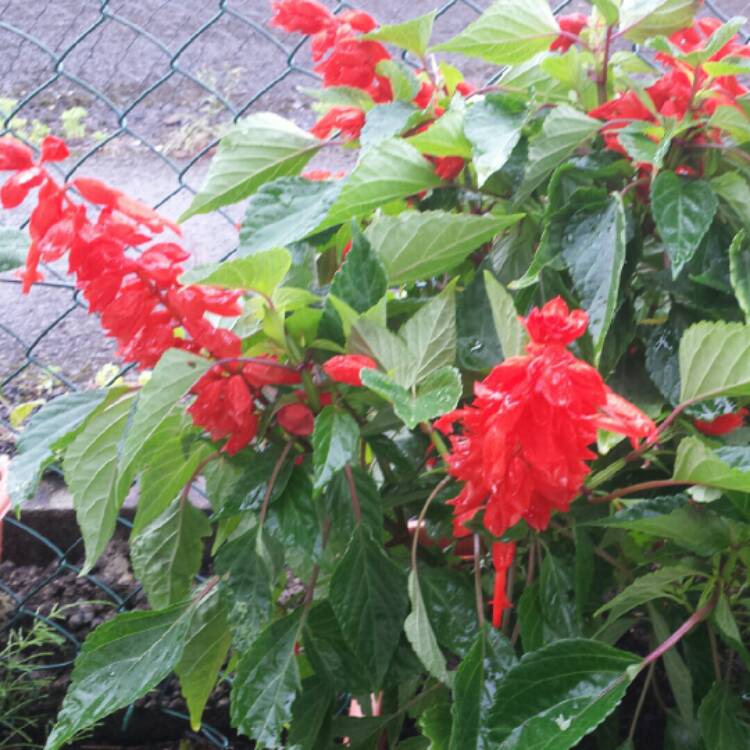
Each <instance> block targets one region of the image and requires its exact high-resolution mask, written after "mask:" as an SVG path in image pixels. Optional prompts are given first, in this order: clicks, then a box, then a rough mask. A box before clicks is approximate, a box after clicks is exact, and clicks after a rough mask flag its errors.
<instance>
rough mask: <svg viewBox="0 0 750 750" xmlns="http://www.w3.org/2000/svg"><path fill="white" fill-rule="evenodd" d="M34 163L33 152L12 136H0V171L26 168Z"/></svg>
mask: <svg viewBox="0 0 750 750" xmlns="http://www.w3.org/2000/svg"><path fill="white" fill-rule="evenodd" d="M33 164H34V152H33V151H32V150H31V149H30V148H29V147H28V146H26V145H25V144H23V143H21V142H20V141H17V140H16V139H15V138H13V137H12V136H9V135H6V136H3V137H2V138H0V172H5V171H9V170H14V171H15V170H19V169H28V168H29V167H31V166H32V165H33Z"/></svg>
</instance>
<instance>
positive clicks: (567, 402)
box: [435, 298, 656, 616]
mask: <svg viewBox="0 0 750 750" xmlns="http://www.w3.org/2000/svg"><path fill="white" fill-rule="evenodd" d="M587 320H588V318H587V316H586V314H585V313H584V312H583V311H580V310H573V311H569V310H568V307H567V305H566V304H565V302H564V301H563V300H562V299H560V298H556V299H554V300H551V301H550V302H548V303H547V304H546V305H545V306H544V307H543V308H542V309H541V310H539V309H534V310H532V311H531V313H529V315H528V317H527V318H526V320H525V323H526V327H527V330H528V331H529V334H530V336H531V339H532V340H531V343H530V344H529V346H528V349H527V351H528V353H527V354H526V355H523V356H516V357H510V358H508V359H506V360H505V361H504V362H502V363H501V364H500V365H498V366H497V367H495V368H494V369H493V370H492V372H490V374H489V375H488V376H487V377H486V378H485V379H484V380H483V381H481V382H480V383H477V384H476V385H475V387H474V393H475V399H474V401H473V402H472V403H471V404H469V405H468V406H465V407H464V408H462V409H458V410H456V411H454V412H452V413H449V414H446V415H445V416H444V417H442V418H441V419H439V420H438V421H437V422H436V423H435V427H436V428H438V429H440V430H441V431H443V432H445V433H448V434H450V441H451V452H450V454H449V456H448V459H447V463H448V467H449V471H450V473H451V474H452V475H453V476H454V477H455V478H456V479H459V480H461V481H463V482H464V487H463V489H462V490H461V492H460V493H459V495H458V496H457V497H456V498H454V499H453V500H452V501H451V504H452V505H453V506H454V533H455V535H456V536H466V535H468V534H469V533H470V532H469V530H468V529H467V528H466V525H465V524H467V523H468V522H469V521H470V520H471V519H472V518H473V517H474V516H475V515H476V514H477V513H478V512H479V511H484V516H483V522H484V525H485V527H486V528H487V529H488V531H489V532H490V533H491V534H493V535H494V536H502V535H503V534H504V533H505V532H506V531H507V530H508V529H509V528H511V527H512V526H514V525H515V524H516V523H518V522H519V521H520V520H521V519H524V520H525V521H526V522H527V523H528V524H529V525H530V526H531V527H532V528H534V529H537V530H541V529H544V528H546V526H547V524H548V523H549V519H550V515H551V514H552V512H553V511H554V510H560V511H565V510H567V509H568V506H569V505H570V502H571V501H572V500H573V499H574V498H575V497H576V496H577V495H578V494H579V492H580V489H581V486H582V485H583V482H584V480H585V478H586V476H587V475H588V473H589V471H590V467H589V465H588V463H587V462H588V461H590V460H591V459H593V458H595V455H596V454H594V453H593V452H592V451H591V450H590V448H589V446H590V445H591V444H593V443H594V442H595V441H596V431H597V428H598V427H600V426H601V427H604V428H605V429H610V430H613V431H616V432H620V433H622V434H626V435H628V436H630V437H632V438H641V437H648V436H650V435H652V434H654V432H655V430H656V426H655V425H654V423H653V422H652V421H651V420H650V419H649V418H648V417H647V416H646V415H645V414H643V413H642V412H641V411H640V410H639V409H637V408H636V407H635V406H633V405H632V404H629V403H628V402H627V401H625V400H624V399H622V398H620V397H619V396H617V395H616V394H614V393H612V392H611V391H610V389H609V388H608V387H607V386H606V385H605V384H604V381H603V380H602V377H601V375H600V374H599V373H598V372H597V371H596V370H595V369H594V368H593V367H591V366H590V365H589V364H587V363H586V362H583V361H581V360H579V359H577V358H576V357H575V356H574V355H573V354H572V353H571V352H570V351H568V349H567V348H566V344H569V343H570V342H572V341H574V340H575V339H576V338H578V337H579V336H581V335H582V334H583V333H584V331H585V329H586V323H587ZM457 427H460V429H459V430H458V431H457V432H454V430H455V428H457ZM451 433H452V434H451ZM498 554H499V553H498ZM498 586H499V584H498ZM496 595H497V601H498V604H497V606H496V612H499V611H500V610H501V608H502V607H504V606H506V603H505V600H504V598H503V599H501V598H500V595H501V592H500V591H499V590H498V589H496ZM501 605H502V606H501ZM497 616H499V615H497Z"/></svg>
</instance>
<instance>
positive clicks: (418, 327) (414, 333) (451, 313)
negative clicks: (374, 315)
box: [399, 284, 456, 388]
mask: <svg viewBox="0 0 750 750" xmlns="http://www.w3.org/2000/svg"><path fill="white" fill-rule="evenodd" d="M399 335H400V336H401V338H402V339H403V341H404V343H405V344H406V346H407V348H408V349H409V351H410V353H411V355H412V357H413V359H414V362H413V366H412V367H410V376H411V377H410V380H411V382H408V383H404V384H403V385H404V386H405V387H407V388H409V387H411V386H412V385H414V384H416V383H421V382H422V381H423V380H424V379H425V378H426V377H428V376H429V375H431V374H432V373H433V372H435V370H439V369H440V368H441V367H445V366H447V365H452V364H453V362H454V360H455V359H456V294H455V285H454V284H450V285H448V286H447V287H446V288H445V289H444V290H443V291H442V292H440V294H438V295H437V296H436V297H433V298H432V299H431V300H430V301H429V302H428V303H427V304H426V305H424V306H423V307H421V308H420V309H419V310H418V311H417V312H416V313H415V314H414V315H412V317H411V318H409V320H407V321H406V323H404V325H403V326H401V330H400V331H399Z"/></svg>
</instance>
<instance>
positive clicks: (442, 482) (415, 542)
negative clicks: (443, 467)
mask: <svg viewBox="0 0 750 750" xmlns="http://www.w3.org/2000/svg"><path fill="white" fill-rule="evenodd" d="M449 481H450V477H449V476H446V477H443V479H441V480H440V482H438V483H437V484H436V485H435V489H433V490H432V492H431V493H430V495H429V497H428V498H427V500H425V502H424V505H423V506H422V510H420V511H419V516H418V517H417V528H416V530H415V532H414V538H413V539H412V541H411V567H412V570H413V571H414V574H415V575H416V574H417V547H418V545H419V532H420V531H421V530H422V524H423V523H424V519H425V516H426V515H427V511H428V510H429V508H430V505H431V504H432V501H433V500H434V499H435V498H436V497H437V496H438V494H439V493H440V490H442V489H443V487H445V485H446V484H448V482H449Z"/></svg>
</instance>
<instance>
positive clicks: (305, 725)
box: [286, 674, 334, 750]
mask: <svg viewBox="0 0 750 750" xmlns="http://www.w3.org/2000/svg"><path fill="white" fill-rule="evenodd" d="M333 699H334V695H333V693H332V691H331V690H330V688H329V687H328V686H327V685H326V683H325V682H324V681H323V680H322V679H321V678H320V677H319V676H318V675H317V674H316V675H313V676H312V677H308V678H307V679H305V680H302V691H301V692H300V693H298V694H297V698H296V699H295V701H294V704H293V705H292V725H291V726H290V727H289V734H288V736H287V739H286V742H287V745H286V746H287V747H288V748H290V750H322V748H323V747H329V746H330V743H331V742H332V738H331V737H330V722H331V708H332V705H331V704H332V703H333Z"/></svg>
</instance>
